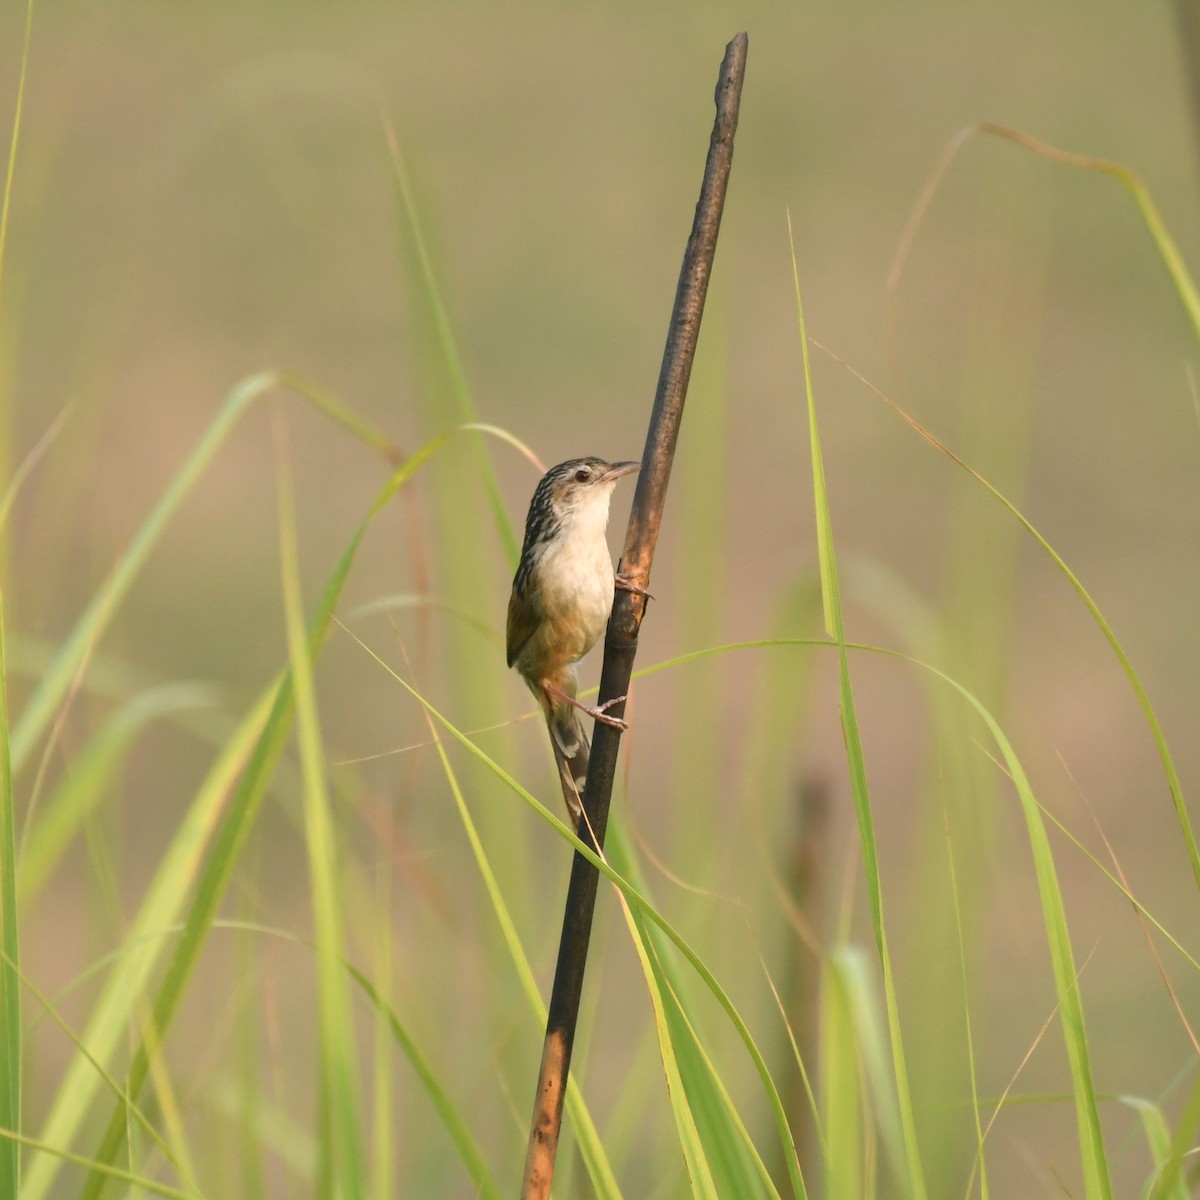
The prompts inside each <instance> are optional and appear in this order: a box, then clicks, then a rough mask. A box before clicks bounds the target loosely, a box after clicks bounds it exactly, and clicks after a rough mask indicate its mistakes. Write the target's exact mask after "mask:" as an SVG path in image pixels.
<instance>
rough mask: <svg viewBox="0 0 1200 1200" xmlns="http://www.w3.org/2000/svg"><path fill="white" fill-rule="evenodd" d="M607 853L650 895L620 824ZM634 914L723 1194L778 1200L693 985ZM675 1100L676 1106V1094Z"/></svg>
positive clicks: (655, 934) (682, 1075)
mask: <svg viewBox="0 0 1200 1200" xmlns="http://www.w3.org/2000/svg"><path fill="white" fill-rule="evenodd" d="M605 853H606V856H607V858H608V860H609V862H610V863H612V865H613V867H614V868H615V869H616V870H618V871H619V872H620V873H621V874H622V875H623V876H624V877H625V878H626V879H628V880H630V882H632V883H633V884H634V886H635V887H637V888H638V890H639V891H640V892H642V893H643V894H648V893H647V891H646V886H645V881H644V879H643V878H642V876H641V872H640V871H639V869H638V863H637V860H636V859H635V857H634V855H633V851H632V848H631V846H630V845H629V841H628V839H627V838H626V837H625V834H624V831H623V829H622V827H621V826H620V825H614V826H613V828H612V830H611V832H610V834H609V841H608V845H607V847H606V848H605ZM630 911H631V912H632V919H633V920H634V921H635V923H636V934H637V936H638V937H639V938H641V939H642V940H643V941H645V942H646V943H647V946H648V948H649V957H648V959H647V961H648V962H649V964H650V966H651V967H652V969H653V971H654V985H655V986H656V987H657V989H658V993H659V996H660V998H661V1007H662V1011H663V1013H665V1015H666V1019H667V1030H666V1031H665V1033H664V1032H663V1031H658V1030H656V1032H657V1033H658V1036H659V1038H660V1040H661V1039H662V1038H663V1037H664V1036H666V1037H668V1038H669V1040H670V1043H671V1046H672V1048H673V1054H674V1060H675V1064H676V1069H677V1073H678V1076H679V1078H680V1080H682V1084H683V1090H684V1094H685V1096H686V1101H687V1104H688V1106H689V1108H690V1110H691V1111H690V1118H689V1119H690V1120H691V1121H692V1122H693V1123H694V1124H695V1126H696V1128H697V1130H698V1131H699V1134H700V1144H701V1145H702V1146H703V1147H704V1151H705V1157H706V1159H707V1165H708V1169H709V1170H710V1171H711V1173H712V1177H713V1180H714V1182H715V1184H716V1187H717V1194H718V1195H719V1196H738V1197H739V1198H745V1200H749V1198H751V1197H755V1196H768V1197H773V1198H774V1200H778V1197H779V1192H778V1190H777V1189H776V1187H775V1184H774V1182H773V1181H772V1179H771V1176H770V1172H769V1171H768V1170H767V1167H766V1164H765V1163H764V1162H763V1160H762V1157H761V1155H760V1154H759V1153H758V1150H757V1148H756V1147H755V1145H754V1142H753V1140H752V1139H751V1137H750V1133H749V1130H747V1129H746V1126H745V1124H744V1123H743V1121H742V1119H741V1116H740V1114H739V1113H738V1111H737V1107H736V1106H735V1105H734V1103H733V1100H732V1098H731V1097H730V1095H729V1093H728V1091H727V1090H726V1088H725V1085H724V1084H723V1082H722V1081H721V1077H720V1075H719V1074H718V1072H717V1070H716V1067H715V1065H714V1064H713V1062H712V1060H711V1059H710V1058H709V1056H708V1054H707V1052H706V1051H705V1048H704V1044H703V1041H702V1039H701V1037H700V1034H699V1032H698V1030H697V1028H696V1026H695V1024H694V1022H693V1020H692V1018H691V1016H690V1015H689V1012H690V1011H691V1009H692V1003H691V996H690V992H689V989H688V988H687V986H686V985H687V980H686V979H685V978H684V977H683V975H682V973H681V972H680V971H679V970H678V969H677V967H676V964H675V963H674V961H673V960H672V957H671V955H670V953H669V944H668V942H667V939H666V938H664V937H663V936H662V934H661V933H660V932H659V931H658V930H657V928H656V927H654V926H652V925H650V924H649V923H648V922H647V921H646V920H645V919H644V918H643V917H642V916H641V915H640V913H639V912H637V911H635V910H630ZM657 1011H658V1010H657V1009H656V1013H657ZM671 1101H672V1103H675V1094H674V1092H673V1091H672V1093H671Z"/></svg>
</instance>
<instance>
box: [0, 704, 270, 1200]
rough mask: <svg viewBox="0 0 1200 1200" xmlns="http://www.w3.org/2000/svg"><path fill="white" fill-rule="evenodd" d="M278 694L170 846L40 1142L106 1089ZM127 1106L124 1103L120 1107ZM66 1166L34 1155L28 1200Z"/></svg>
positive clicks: (74, 1129) (220, 763) (240, 739)
mask: <svg viewBox="0 0 1200 1200" xmlns="http://www.w3.org/2000/svg"><path fill="white" fill-rule="evenodd" d="M278 688H279V684H278V683H275V684H273V685H272V687H271V688H270V689H268V691H267V692H266V693H265V694H264V695H263V696H262V697H261V698H260V699H259V701H258V702H257V703H256V704H255V705H254V706H253V707H252V708H251V710H250V712H249V714H248V715H247V716H246V717H245V718H244V719H243V721H242V722H241V724H240V725H239V727H238V729H237V731H236V732H235V734H234V735H233V736H232V737H231V738H230V739H229V741H228V742H227V744H226V746H225V748H224V749H223V750H222V752H221V754H220V755H219V756H218V757H217V760H216V762H214V764H213V766H212V768H211V769H210V771H209V773H208V775H207V776H206V777H205V779H204V781H203V782H202V783H201V786H200V788H199V790H198V791H197V793H196V796H195V799H194V800H193V802H192V804H191V807H190V808H189V810H188V812H187V814H186V816H185V817H184V820H183V823H182V825H181V826H180V829H179V831H178V833H176V835H175V836H174V838H172V840H171V843H170V845H169V846H168V847H167V850H166V852H165V853H164V855H163V857H162V861H161V863H160V865H159V868H158V871H157V872H156V874H155V876H154V879H153V881H152V882H151V885H150V887H149V889H148V891H147V893H146V897H145V899H144V900H143V901H142V904H141V907H140V908H139V910H138V912H137V915H136V916H135V918H134V921H133V924H132V926H131V928H130V930H129V933H128V935H127V937H126V940H125V944H124V946H123V947H122V950H121V952H120V953H119V955H118V956H117V961H116V963H115V965H114V967H113V969H112V970H111V971H110V973H109V976H108V979H107V980H106V981H105V984H104V986H103V988H102V989H101V991H100V993H99V995H98V996H97V998H96V1000H95V1001H94V1002H93V1004H92V1006H91V1016H90V1019H89V1021H88V1023H87V1026H86V1028H85V1029H84V1031H83V1033H82V1034H81V1037H80V1041H81V1043H82V1045H83V1046H85V1047H86V1048H87V1053H80V1054H77V1055H76V1057H75V1058H74V1059H73V1060H72V1062H71V1064H70V1065H69V1066H68V1068H67V1071H66V1073H65V1074H64V1076H63V1080H62V1084H61V1086H60V1087H59V1088H58V1090H57V1092H56V1093H55V1097H54V1101H53V1103H52V1104H51V1106H50V1111H49V1113H48V1114H47V1116H46V1119H45V1121H44V1123H43V1126H42V1132H41V1136H40V1138H39V1141H40V1142H41V1143H43V1144H45V1145H48V1146H53V1147H60V1148H61V1147H66V1146H68V1145H70V1143H71V1142H73V1141H74V1140H75V1138H76V1136H77V1134H78V1132H79V1130H80V1127H81V1126H82V1124H83V1122H84V1120H85V1118H86V1117H87V1115H88V1113H89V1111H90V1108H91V1104H92V1100H93V1097H94V1095H95V1093H96V1090H97V1088H98V1087H99V1086H100V1083H101V1076H100V1075H99V1074H98V1073H97V1071H96V1068H95V1066H94V1065H93V1060H94V1062H95V1063H99V1064H102V1065H103V1066H105V1067H107V1065H108V1064H109V1063H111V1062H112V1060H113V1057H114V1055H115V1052H116V1049H117V1047H118V1046H119V1045H120V1044H121V1043H122V1041H123V1040H124V1039H125V1038H126V1036H127V1030H128V1028H129V1023H130V1021H131V1020H133V1019H134V1016H135V1014H136V1012H137V1011H138V1003H139V1001H140V998H141V997H142V995H143V990H144V989H145V987H146V986H147V983H148V981H149V979H150V976H151V974H152V973H153V971H154V970H155V969H156V967H157V966H158V964H159V963H160V961H161V959H162V957H163V955H164V954H165V949H164V947H163V946H162V944H161V937H160V936H159V935H160V931H162V930H164V929H170V928H172V927H173V926H174V925H175V924H176V922H177V921H178V919H179V914H180V912H181V911H182V909H183V905H184V902H185V898H186V896H187V894H188V892H189V891H190V889H191V887H192V885H193V883H194V882H195V880H196V877H197V873H198V872H199V870H200V864H201V862H202V860H203V856H204V854H205V851H206V849H207V847H208V845H209V843H210V841H211V839H212V837H213V835H214V833H215V831H216V829H217V828H218V826H219V823H220V818H221V812H222V810H223V807H224V805H225V803H226V800H227V798H228V796H229V794H230V792H231V791H232V789H233V786H234V781H235V780H236V778H237V776H238V774H239V773H240V772H241V771H242V770H243V768H244V766H245V763H246V760H247V758H249V756H250V755H251V753H252V751H253V749H254V746H255V745H256V743H257V742H258V741H259V740H260V738H261V736H262V731H263V727H264V725H265V724H266V721H267V718H268V715H269V713H270V710H271V706H272V704H273V702H274V698H275V693H276V692H277V691H278ZM132 1099H133V1100H136V1097H133V1098H132ZM123 1106H124V1105H123V1102H121V1103H120V1104H119V1107H122V1108H123ZM61 1163H62V1160H61V1157H59V1156H57V1155H52V1154H38V1155H35V1156H32V1158H31V1161H30V1164H29V1168H28V1170H27V1171H26V1173H25V1181H24V1187H23V1190H22V1200H43V1198H44V1197H46V1196H47V1195H48V1194H49V1193H50V1189H51V1188H52V1187H53V1186H54V1181H55V1177H56V1175H57V1173H58V1170H59V1168H60V1166H61Z"/></svg>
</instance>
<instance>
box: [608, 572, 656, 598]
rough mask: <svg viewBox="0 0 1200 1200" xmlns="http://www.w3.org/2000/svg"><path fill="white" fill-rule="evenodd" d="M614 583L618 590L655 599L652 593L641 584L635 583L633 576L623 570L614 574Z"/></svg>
mask: <svg viewBox="0 0 1200 1200" xmlns="http://www.w3.org/2000/svg"><path fill="white" fill-rule="evenodd" d="M613 584H614V585H615V586H616V588H617V590H618V591H622V592H632V593H633V595H635V596H642V597H644V598H645V599H647V600H653V599H654V597H653V596H652V595H650V593H649V592H648V591H646V589H645V588H644V587H642V586H641V584H637V583H634V582H633V579H632V577H631V576H629V575H626V574H625V573H624V572H623V571H618V572H617V573H616V575H614V576H613Z"/></svg>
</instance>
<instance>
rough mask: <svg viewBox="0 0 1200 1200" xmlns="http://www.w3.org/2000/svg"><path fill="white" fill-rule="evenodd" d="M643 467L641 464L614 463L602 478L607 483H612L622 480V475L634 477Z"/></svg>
mask: <svg viewBox="0 0 1200 1200" xmlns="http://www.w3.org/2000/svg"><path fill="white" fill-rule="evenodd" d="M641 465H642V464H641V463H640V462H619V463H613V465H612V466H611V467H609V468H608V470H607V471H605V472H604V474H603V475H601V476H600V478H601V480H603V482H605V483H611V482H612V481H613V480H614V479H620V478H621V476H622V475H632V474H633V473H634V471H636V470H637V469H638V468H639V467H640V466H641Z"/></svg>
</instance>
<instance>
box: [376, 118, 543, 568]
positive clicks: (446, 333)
mask: <svg viewBox="0 0 1200 1200" xmlns="http://www.w3.org/2000/svg"><path fill="white" fill-rule="evenodd" d="M386 133H387V141H388V151H389V158H390V162H391V167H392V178H393V180H394V181H395V184H396V195H397V198H398V200H399V203H400V214H401V217H402V220H403V226H404V229H405V231H406V232H407V234H408V240H409V244H410V245H411V246H412V249H413V254H414V257H415V259H416V264H417V273H418V275H419V277H420V282H421V292H422V295H423V297H424V300H425V306H426V309H427V311H428V313H429V316H430V319H431V321H432V325H433V333H434V340H435V341H436V343H437V347H438V352H439V354H440V355H441V358H442V365H443V368H444V369H445V371H446V374H447V376H448V378H449V380H450V388H451V391H452V392H453V394H454V400H455V404H456V407H457V410H458V420H460V421H462V422H465V423H467V424H474V423H475V422H477V421H478V416H477V414H476V412H475V405H474V403H473V402H472V400H471V392H470V389H469V388H468V387H467V380H466V374H465V373H464V371H463V366H462V358H461V357H460V355H459V353H458V346H457V345H456V344H455V341H454V332H453V330H452V328H451V324H450V315H449V313H448V312H447V311H446V302H445V300H444V299H443V298H442V292H441V288H440V287H439V286H438V280H437V273H436V271H435V270H434V267H433V258H432V256H431V255H430V253H429V244H428V241H427V239H426V237H425V230H424V228H423V227H422V224H421V216H420V212H419V211H418V208H417V204H416V200H415V198H414V196H413V189H412V183H411V182H410V180H409V177H408V169H407V167H406V166H405V164H404V158H403V155H402V154H401V153H400V142H399V139H398V138H397V137H396V134H395V131H394V130H393V129H392V128H391V126H390V125H388V126H386ZM476 447H477V449H478V452H479V455H478V458H479V470H480V474H481V476H482V478H483V483H484V488H485V490H486V492H487V496H488V501H489V503H490V505H491V509H492V518H493V521H494V522H495V525H496V531H497V533H498V534H499V535H500V540H501V544H502V545H503V546H504V553H505V557H506V560H507V561H508V562H509V563H510V564H511V565H512V566H514V567H515V566H516V563H517V558H518V555H519V552H520V545H521V544H520V541H519V540H518V538H517V534H516V531H515V530H514V528H513V524H512V519H511V518H510V516H509V514H508V508H507V507H506V505H505V503H504V497H503V496H502V495H501V494H500V485H499V483H498V482H497V480H496V472H495V468H493V466H492V460H491V458H490V457H489V455H488V453H487V450H486V448H485V447H484V444H483V441H482V439H476Z"/></svg>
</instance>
